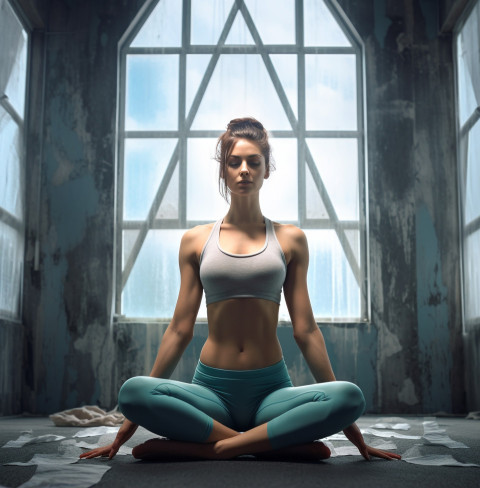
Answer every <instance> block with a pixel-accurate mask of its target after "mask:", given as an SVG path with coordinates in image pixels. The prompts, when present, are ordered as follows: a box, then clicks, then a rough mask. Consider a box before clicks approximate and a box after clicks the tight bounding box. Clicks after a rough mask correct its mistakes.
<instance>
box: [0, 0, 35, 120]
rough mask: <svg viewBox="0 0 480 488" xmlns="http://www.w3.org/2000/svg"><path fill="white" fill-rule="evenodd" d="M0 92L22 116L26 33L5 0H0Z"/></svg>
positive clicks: (25, 77) (23, 108)
mask: <svg viewBox="0 0 480 488" xmlns="http://www.w3.org/2000/svg"><path fill="white" fill-rule="evenodd" d="M0 46H1V49H0V94H2V93H5V94H6V95H7V96H8V101H9V102H10V104H11V105H12V106H13V107H14V108H15V110H16V111H17V113H18V114H19V115H20V117H22V118H23V116H24V111H25V85H26V79H27V53H28V37H27V33H26V32H25V30H24V29H23V27H22V24H21V23H20V22H19V21H18V19H17V17H16V15H15V14H14V12H13V10H12V9H11V7H10V5H9V3H8V2H7V1H6V0H0Z"/></svg>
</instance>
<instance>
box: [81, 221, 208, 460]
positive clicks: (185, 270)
mask: <svg viewBox="0 0 480 488" xmlns="http://www.w3.org/2000/svg"><path fill="white" fill-rule="evenodd" d="M199 237H200V238H201V237H202V236H201V235H200V236H199V230H198V229H197V228H195V229H191V230H189V231H187V232H186V233H185V234H184V236H183V238H182V242H181V244H180V252H179V265H180V279H181V281H180V292H179V294H178V299H177V304H176V307H175V312H174V314H173V318H172V320H171V322H170V324H169V326H168V327H167V330H166V331H165V333H164V334H163V338H162V340H161V343H160V347H159V348H158V353H157V358H156V359H155V363H154V365H153V368H152V371H151V372H150V376H155V377H158V378H167V377H169V376H170V375H171V374H172V373H173V370H174V369H175V367H176V365H177V363H178V361H179V360H180V357H181V356H182V354H183V352H184V351H185V348H186V347H187V345H188V343H189V342H190V341H191V339H192V337H193V327H194V325H195V320H196V318H197V313H198V309H199V307H200V301H201V299H202V292H203V288H202V284H201V282H200V277H199V270H198V268H199V266H198V259H197V249H198V239H199ZM137 427H138V425H136V424H134V423H133V422H130V420H128V419H125V421H124V422H123V424H122V426H121V427H120V430H119V431H118V433H117V436H116V438H115V440H114V441H113V442H112V443H111V444H109V445H108V446H103V447H99V448H97V449H93V450H91V451H87V452H85V453H83V454H81V455H80V457H81V458H85V459H90V458H94V457H98V456H108V458H109V459H112V458H113V457H114V456H115V455H116V454H117V452H118V450H119V449H120V447H121V446H122V445H123V444H124V443H125V442H127V441H128V439H130V437H132V435H133V434H134V433H135V431H136V430H137Z"/></svg>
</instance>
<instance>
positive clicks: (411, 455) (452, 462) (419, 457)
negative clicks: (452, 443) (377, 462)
mask: <svg viewBox="0 0 480 488" xmlns="http://www.w3.org/2000/svg"><path fill="white" fill-rule="evenodd" d="M402 461H405V462H407V463H412V464H423V465H425V466H459V467H477V468H480V465H479V464H473V463H461V462H460V461H457V460H456V459H455V458H454V457H453V456H451V455H450V454H427V455H424V454H422V453H421V450H420V449H419V446H418V445H415V446H413V447H411V448H410V449H408V450H407V451H406V452H405V453H404V454H403V455H402Z"/></svg>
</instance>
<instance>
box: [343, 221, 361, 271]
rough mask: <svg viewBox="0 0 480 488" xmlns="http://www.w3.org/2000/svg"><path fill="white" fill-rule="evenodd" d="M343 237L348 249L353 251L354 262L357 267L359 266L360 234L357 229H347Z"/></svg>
mask: <svg viewBox="0 0 480 488" xmlns="http://www.w3.org/2000/svg"><path fill="white" fill-rule="evenodd" d="M345 235H346V237H347V240H348V243H349V244H350V248H351V250H352V251H353V255H354V256H355V260H356V261H357V263H358V265H360V232H359V231H358V230H357V229H349V230H345Z"/></svg>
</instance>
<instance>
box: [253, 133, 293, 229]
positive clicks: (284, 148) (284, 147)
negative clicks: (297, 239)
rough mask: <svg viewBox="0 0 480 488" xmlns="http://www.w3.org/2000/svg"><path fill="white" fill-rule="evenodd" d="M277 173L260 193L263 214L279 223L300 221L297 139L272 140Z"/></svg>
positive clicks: (265, 183) (268, 179)
mask: <svg viewBox="0 0 480 488" xmlns="http://www.w3.org/2000/svg"><path fill="white" fill-rule="evenodd" d="M270 143H271V146H272V151H273V158H274V160H275V167H276V169H275V171H272V172H271V174H270V177H269V178H267V179H266V180H265V181H264V183H263V187H262V190H261V192H260V203H261V208H262V211H263V214H264V215H266V216H267V217H268V218H270V219H272V220H277V221H280V222H282V221H289V220H290V221H291V220H293V221H297V220H298V165H297V161H298V158H297V141H296V139H274V138H272V139H270Z"/></svg>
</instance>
